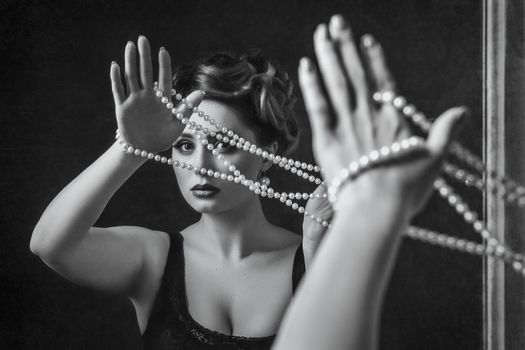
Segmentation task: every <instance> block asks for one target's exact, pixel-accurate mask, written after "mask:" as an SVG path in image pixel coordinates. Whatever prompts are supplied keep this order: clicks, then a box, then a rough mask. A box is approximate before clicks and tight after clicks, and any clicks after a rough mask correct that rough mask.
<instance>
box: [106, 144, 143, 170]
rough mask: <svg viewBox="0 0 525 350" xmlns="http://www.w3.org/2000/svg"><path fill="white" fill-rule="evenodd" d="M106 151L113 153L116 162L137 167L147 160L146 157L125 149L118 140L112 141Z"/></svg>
mask: <svg viewBox="0 0 525 350" xmlns="http://www.w3.org/2000/svg"><path fill="white" fill-rule="evenodd" d="M108 151H110V152H112V153H113V154H114V157H115V160H116V162H118V163H119V164H121V165H127V166H132V167H133V166H135V167H139V166H141V165H142V164H144V163H146V161H147V160H148V158H144V157H140V156H137V155H135V153H134V152H128V151H126V150H125V149H124V148H123V147H122V145H121V144H119V142H118V141H116V142H114V143H113V144H112V145H111V147H110V148H109V150H108Z"/></svg>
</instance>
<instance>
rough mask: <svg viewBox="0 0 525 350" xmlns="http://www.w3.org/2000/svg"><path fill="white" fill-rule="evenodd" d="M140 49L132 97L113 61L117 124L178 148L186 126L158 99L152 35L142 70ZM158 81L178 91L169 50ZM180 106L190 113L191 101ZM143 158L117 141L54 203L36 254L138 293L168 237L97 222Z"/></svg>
mask: <svg viewBox="0 0 525 350" xmlns="http://www.w3.org/2000/svg"><path fill="white" fill-rule="evenodd" d="M136 51H137V48H136V47H135V45H134V44H133V43H131V42H129V43H128V44H127V45H126V51H125V75H126V82H127V91H128V94H127V95H126V93H125V91H124V87H123V85H122V82H121V76H120V70H119V67H118V65H117V64H115V63H114V64H112V66H111V73H110V74H111V81H112V88H113V96H114V100H115V111H116V117H117V124H118V127H119V130H120V134H121V135H123V137H124V138H125V139H126V140H127V141H128V142H131V143H133V144H134V145H135V146H136V147H140V148H141V149H146V150H148V151H151V152H158V151H161V150H163V149H166V148H168V147H170V146H171V143H172V142H173V140H175V139H176V137H177V136H178V134H179V133H180V132H181V131H182V128H183V126H182V125H181V124H180V123H178V122H177V121H176V120H175V119H174V118H173V116H172V115H171V113H170V111H168V110H167V109H166V108H165V107H164V105H163V104H162V103H161V102H160V101H159V100H158V98H157V97H156V96H155V93H154V91H153V88H152V84H153V82H152V71H151V57H150V56H151V55H150V48H149V43H148V41H147V39H146V38H144V37H140V38H139V41H138V52H139V54H140V62H139V63H140V65H139V66H140V68H139V69H137V52H136ZM139 82H140V84H139ZM159 82H160V85H159V87H160V89H161V90H163V91H171V68H170V58H169V55H168V53H167V51H166V50H164V49H161V50H160V52H159ZM140 85H142V87H141V86H140ZM166 95H167V96H170V94H169V93H167V94H166ZM188 100H189V101H191V102H192V103H193V104H194V105H198V104H199V103H200V101H201V100H202V95H201V94H200V93H193V94H191V95H190V96H188ZM177 108H178V109H179V110H180V112H181V113H186V114H189V113H190V111H189V110H187V109H185V106H179V107H177ZM143 163H144V158H141V157H137V156H134V155H131V154H127V153H124V152H123V151H122V148H121V147H120V146H119V145H118V144H117V143H115V144H114V145H112V146H111V147H110V148H109V149H108V150H107V151H106V152H105V153H104V154H103V155H102V156H101V157H100V158H99V159H98V160H97V161H95V163H93V164H92V165H91V166H90V167H88V168H87V169H86V170H85V171H84V172H82V173H81V174H80V175H79V176H78V177H77V178H76V179H75V180H73V181H72V182H71V183H70V184H69V185H68V186H67V187H66V188H65V189H63V190H62V191H61V192H60V194H59V195H58V196H57V197H56V198H55V199H54V200H53V201H52V203H51V204H50V205H49V206H48V207H47V209H46V210H45V212H44V213H43V215H42V217H41V218H40V220H39V222H38V223H37V225H36V227H35V229H34V231H33V235H32V237H31V242H30V249H31V251H32V252H33V253H35V254H37V255H38V256H40V257H41V258H42V260H44V261H45V262H46V264H48V265H49V266H50V267H51V268H52V269H54V270H55V271H57V272H58V273H60V274H62V275H63V276H65V277H66V278H68V279H70V280H71V281H73V282H76V283H79V284H82V285H85V286H89V287H94V288H98V289H102V290H105V291H114V292H124V293H128V295H132V294H133V292H134V286H135V285H136V283H135V282H136V281H137V278H141V277H142V275H143V274H142V272H144V271H146V273H147V271H149V269H148V268H146V266H145V264H146V263H148V264H149V263H151V261H150V260H151V259H149V258H147V257H156V256H159V254H155V252H159V251H160V249H163V247H165V246H166V244H165V243H166V241H167V236H166V235H165V234H163V233H161V232H155V231H150V230H147V229H144V228H140V227H111V228H96V227H93V225H94V224H95V222H96V220H97V219H98V217H99V216H100V214H101V213H102V211H103V210H104V208H105V207H106V205H107V203H108V201H109V200H110V198H111V197H112V196H113V195H114V193H115V192H116V191H117V190H118V189H119V188H120V187H121V186H122V184H123V183H124V182H125V181H126V180H127V179H128V178H129V176H131V175H132V174H133V172H135V171H136V170H137V169H138V168H139V167H140V166H141V165H142V164H143ZM152 259H153V258H152Z"/></svg>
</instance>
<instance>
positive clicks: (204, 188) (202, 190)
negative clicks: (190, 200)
mask: <svg viewBox="0 0 525 350" xmlns="http://www.w3.org/2000/svg"><path fill="white" fill-rule="evenodd" d="M190 191H191V193H192V194H193V195H194V196H195V197H198V198H211V197H213V196H215V195H216V194H217V193H219V192H220V189H218V188H217V187H215V186H212V185H209V184H204V185H195V186H193V187H192V188H191V189H190Z"/></svg>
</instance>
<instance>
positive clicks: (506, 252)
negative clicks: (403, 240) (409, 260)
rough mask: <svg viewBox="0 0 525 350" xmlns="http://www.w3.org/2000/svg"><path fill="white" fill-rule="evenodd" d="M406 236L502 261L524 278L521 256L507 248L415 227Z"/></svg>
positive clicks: (523, 259)
mask: <svg viewBox="0 0 525 350" xmlns="http://www.w3.org/2000/svg"><path fill="white" fill-rule="evenodd" d="M406 234H407V236H408V237H410V238H412V239H415V240H419V241H423V242H426V243H429V244H433V245H438V246H440V247H443V248H449V249H452V250H458V251H461V252H464V253H467V254H473V255H479V256H482V255H486V256H492V257H494V258H497V259H500V260H502V261H503V262H504V263H506V264H508V265H510V266H511V267H512V269H514V270H515V271H516V272H518V273H521V274H522V275H523V276H524V277H525V258H524V256H523V255H522V254H519V253H515V252H513V251H512V250H510V249H508V248H504V247H502V246H494V245H490V244H489V245H485V244H483V243H477V242H473V241H469V240H466V239H462V238H458V237H454V236H450V235H446V234H442V233H438V232H435V231H431V230H428V229H424V228H421V227H417V226H410V227H409V228H408V231H407V233H406Z"/></svg>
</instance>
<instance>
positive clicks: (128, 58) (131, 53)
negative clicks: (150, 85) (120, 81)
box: [124, 41, 140, 93]
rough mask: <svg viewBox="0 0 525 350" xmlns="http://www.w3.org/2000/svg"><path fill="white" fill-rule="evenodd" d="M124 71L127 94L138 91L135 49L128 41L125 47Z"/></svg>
mask: <svg viewBox="0 0 525 350" xmlns="http://www.w3.org/2000/svg"><path fill="white" fill-rule="evenodd" d="M124 70H125V74H124V75H125V77H126V84H127V87H128V92H129V93H134V92H137V91H139V89H140V87H139V82H138V77H137V48H136V47H135V44H133V42H131V41H128V44H127V45H126V51H125V54H124Z"/></svg>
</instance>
